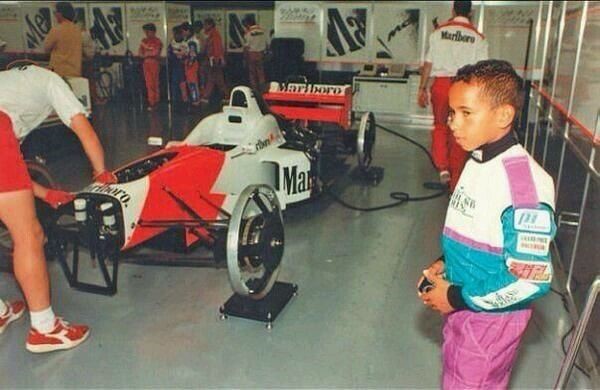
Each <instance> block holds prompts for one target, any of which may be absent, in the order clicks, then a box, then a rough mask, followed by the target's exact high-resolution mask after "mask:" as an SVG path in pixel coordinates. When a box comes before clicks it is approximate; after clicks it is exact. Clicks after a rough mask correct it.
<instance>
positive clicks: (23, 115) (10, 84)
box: [0, 65, 87, 140]
mask: <svg viewBox="0 0 600 390" xmlns="http://www.w3.org/2000/svg"><path fill="white" fill-rule="evenodd" d="M0 111H2V112H4V113H6V114H7V115H8V116H9V117H10V119H11V121H12V125H13V130H14V132H15V136H16V137H17V139H19V140H23V138H24V137H25V136H26V135H27V134H29V133H30V132H31V131H32V130H33V129H35V128H36V127H37V126H39V125H40V123H42V122H43V121H44V119H46V118H47V117H48V116H49V115H50V114H52V112H53V111H56V113H57V114H58V117H59V118H60V120H61V121H62V122H63V123H64V124H66V125H67V126H69V127H70V125H71V118H73V116H75V115H77V114H84V115H87V113H86V110H85V108H84V107H83V105H82V104H81V103H80V102H79V100H77V98H76V97H75V94H74V93H73V92H72V91H71V88H70V87H69V86H68V85H67V83H66V82H65V81H64V80H63V79H62V78H61V77H60V76H59V75H57V74H56V73H54V72H52V71H50V70H48V69H44V68H40V67H39V66H35V65H26V66H21V67H15V68H13V69H11V70H6V71H2V72H0Z"/></svg>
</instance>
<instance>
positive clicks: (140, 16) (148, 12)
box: [127, 2, 168, 57]
mask: <svg viewBox="0 0 600 390" xmlns="http://www.w3.org/2000/svg"><path fill="white" fill-rule="evenodd" d="M165 15H166V12H165V5H164V4H163V3H156V2H149V3H127V30H128V31H129V49H130V50H131V51H132V52H133V54H134V55H137V54H138V50H139V48H140V43H141V42H142V39H144V38H145V37H146V35H145V34H144V30H142V26H143V25H144V24H146V23H154V24H155V25H156V37H157V38H158V39H160V40H161V42H162V43H163V50H162V52H161V53H160V54H161V56H162V57H165V56H166V52H167V50H166V47H167V45H168V43H167V42H166V34H165V28H164V23H165Z"/></svg>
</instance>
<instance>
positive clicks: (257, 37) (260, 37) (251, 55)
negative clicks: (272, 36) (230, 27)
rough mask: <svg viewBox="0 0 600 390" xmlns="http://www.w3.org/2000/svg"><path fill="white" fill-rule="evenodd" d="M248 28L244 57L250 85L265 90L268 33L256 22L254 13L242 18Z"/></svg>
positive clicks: (245, 36)
mask: <svg viewBox="0 0 600 390" xmlns="http://www.w3.org/2000/svg"><path fill="white" fill-rule="evenodd" d="M242 24H243V25H244V27H245V28H246V33H245V34H244V40H245V43H244V59H245V60H246V64H247V65H248V81H249V82H250V87H251V88H252V89H253V90H255V91H258V92H259V93H263V92H265V69H264V61H265V50H267V35H266V34H265V31H264V30H263V29H262V27H260V26H259V25H258V24H256V20H255V18H254V15H252V14H248V15H246V17H244V19H243V20H242Z"/></svg>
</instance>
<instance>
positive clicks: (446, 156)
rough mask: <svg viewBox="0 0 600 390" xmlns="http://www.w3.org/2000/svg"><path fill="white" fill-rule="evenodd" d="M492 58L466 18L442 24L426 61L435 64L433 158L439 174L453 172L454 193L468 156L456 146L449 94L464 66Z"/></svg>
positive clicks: (433, 38)
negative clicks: (454, 79)
mask: <svg viewBox="0 0 600 390" xmlns="http://www.w3.org/2000/svg"><path fill="white" fill-rule="evenodd" d="M486 59H488V44H487V41H486V40H485V37H484V36H483V35H481V34H480V33H479V32H478V31H477V29H476V28H475V27H474V26H473V25H472V24H471V23H470V22H469V19H467V18H465V17H463V16H457V17H455V18H453V19H451V20H450V21H448V22H447V23H445V24H442V25H440V26H439V27H438V28H437V29H436V30H435V31H434V32H432V33H431V35H430V36H429V49H428V51H427V55H426V56H425V62H429V63H431V64H432V67H431V76H432V77H434V81H433V84H432V86H431V105H432V109H433V124H434V128H433V133H432V145H431V149H432V155H433V161H434V163H435V165H436V167H437V168H438V170H439V171H449V172H450V175H451V181H450V188H451V189H452V190H453V189H454V187H455V185H456V182H457V181H458V177H459V176H460V172H461V171H462V168H463V166H464V163H465V160H466V156H467V153H466V152H465V151H464V150H463V149H462V148H461V147H460V146H459V145H458V144H457V143H456V141H455V140H454V136H453V135H452V132H451V131H450V128H449V127H448V123H447V120H448V109H449V107H448V91H449V90H450V84H451V81H452V77H454V76H455V75H456V72H457V71H458V69H460V68H461V67H463V66H464V65H468V64H474V63H476V62H478V61H481V60H486Z"/></svg>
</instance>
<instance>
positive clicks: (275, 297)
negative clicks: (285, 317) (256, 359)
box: [219, 282, 298, 330]
mask: <svg viewBox="0 0 600 390" xmlns="http://www.w3.org/2000/svg"><path fill="white" fill-rule="evenodd" d="M296 295H298V286H297V285H296V284H292V283H285V282H275V284H274V285H273V288H272V289H271V291H270V292H269V293H268V294H267V295H266V296H265V297H264V298H262V299H258V300H257V299H252V298H249V297H244V296H242V295H239V294H233V295H232V296H231V297H230V298H229V299H228V300H227V302H225V303H224V304H223V305H222V306H221V307H220V308H219V313H220V318H221V319H222V320H225V319H227V318H228V316H233V317H239V318H245V319H247V320H253V321H259V322H264V323H265V324H266V325H265V326H266V328H267V329H269V330H270V329H272V328H273V322H274V321H275V319H276V318H277V316H278V315H279V313H281V311H282V310H283V308H284V307H285V306H286V305H287V304H288V302H289V301H290V300H291V299H292V297H295V296H296Z"/></svg>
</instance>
